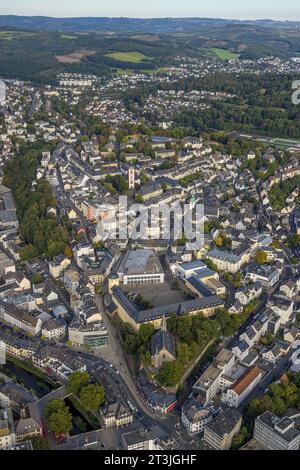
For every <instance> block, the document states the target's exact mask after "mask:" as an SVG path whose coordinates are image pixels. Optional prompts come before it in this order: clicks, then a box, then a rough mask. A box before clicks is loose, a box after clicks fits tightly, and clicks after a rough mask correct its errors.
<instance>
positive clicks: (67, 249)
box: [64, 245, 73, 258]
mask: <svg viewBox="0 0 300 470" xmlns="http://www.w3.org/2000/svg"><path fill="white" fill-rule="evenodd" d="M64 255H65V257H66V258H72V256H73V251H72V248H71V247H70V246H69V245H66V247H65V249H64Z"/></svg>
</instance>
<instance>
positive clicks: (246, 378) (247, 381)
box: [222, 366, 262, 408]
mask: <svg viewBox="0 0 300 470" xmlns="http://www.w3.org/2000/svg"><path fill="white" fill-rule="evenodd" d="M261 379H262V370H261V369H260V368H259V367H256V366H254V367H251V368H250V369H249V370H247V371H246V373H245V374H244V375H242V377H241V378H240V379H239V380H237V382H236V383H235V384H234V385H233V386H232V387H230V388H228V389H227V390H226V391H225V392H223V394H222V401H223V402H224V403H227V405H229V406H232V407H234V408H238V407H239V406H240V404H241V403H242V401H243V400H245V398H246V397H247V396H248V395H249V393H251V391H252V390H253V389H254V388H255V387H256V385H257V384H258V383H259V382H260V381H261Z"/></svg>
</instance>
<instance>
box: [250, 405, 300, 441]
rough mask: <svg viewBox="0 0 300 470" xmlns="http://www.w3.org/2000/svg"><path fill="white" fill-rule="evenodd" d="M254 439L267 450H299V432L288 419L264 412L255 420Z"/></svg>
mask: <svg viewBox="0 0 300 470" xmlns="http://www.w3.org/2000/svg"><path fill="white" fill-rule="evenodd" d="M254 438H255V439H256V440H257V441H258V442H260V443H261V444H263V445H264V446H265V447H266V448H267V449H269V450H299V445H300V431H298V430H297V429H295V424H294V421H293V420H292V419H290V418H287V417H284V418H279V417H278V416H276V415H274V414H273V413H270V411H266V412H265V413H263V414H262V415H261V416H258V418H256V420H255V426H254Z"/></svg>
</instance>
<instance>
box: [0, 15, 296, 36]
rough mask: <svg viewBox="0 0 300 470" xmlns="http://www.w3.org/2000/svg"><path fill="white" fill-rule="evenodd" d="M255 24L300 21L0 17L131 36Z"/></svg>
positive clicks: (9, 23) (31, 25) (17, 24)
mask: <svg viewBox="0 0 300 470" xmlns="http://www.w3.org/2000/svg"><path fill="white" fill-rule="evenodd" d="M232 25H238V26H242V25H252V26H258V27H262V28H273V29H296V30H298V29H299V28H300V23H299V22H293V21H273V20H269V19H262V20H256V21H240V20H226V19H214V18H150V19H146V18H145V19H140V18H105V17H103V18H101V17H100V18H89V17H87V18H52V17H46V16H14V15H1V16H0V28H2V29H3V28H18V29H19V28H20V29H30V30H35V31H36V30H38V31H63V32H71V31H77V32H80V31H89V32H92V31H97V32H107V31H110V32H117V33H120V32H123V33H124V32H132V33H138V32H143V33H145V32H146V33H156V34H162V33H180V32H185V33H199V32H205V31H208V30H210V29H212V28H216V27H224V26H232Z"/></svg>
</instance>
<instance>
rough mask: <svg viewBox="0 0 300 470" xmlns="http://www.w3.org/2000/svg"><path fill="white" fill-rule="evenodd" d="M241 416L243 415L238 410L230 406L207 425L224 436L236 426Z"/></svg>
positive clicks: (218, 434)
mask: <svg viewBox="0 0 300 470" xmlns="http://www.w3.org/2000/svg"><path fill="white" fill-rule="evenodd" d="M241 417H242V415H241V414H240V413H238V411H236V410H234V409H232V408H229V409H227V410H226V411H224V413H222V414H220V415H218V416H217V418H216V419H214V420H213V421H212V422H210V423H209V424H208V425H207V429H208V430H209V431H211V432H213V433H214V434H217V436H219V437H220V438H223V437H225V435H226V434H229V433H230V432H231V431H232V430H233V429H234V428H235V426H236V425H237V423H238V422H239V420H240V419H241Z"/></svg>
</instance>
